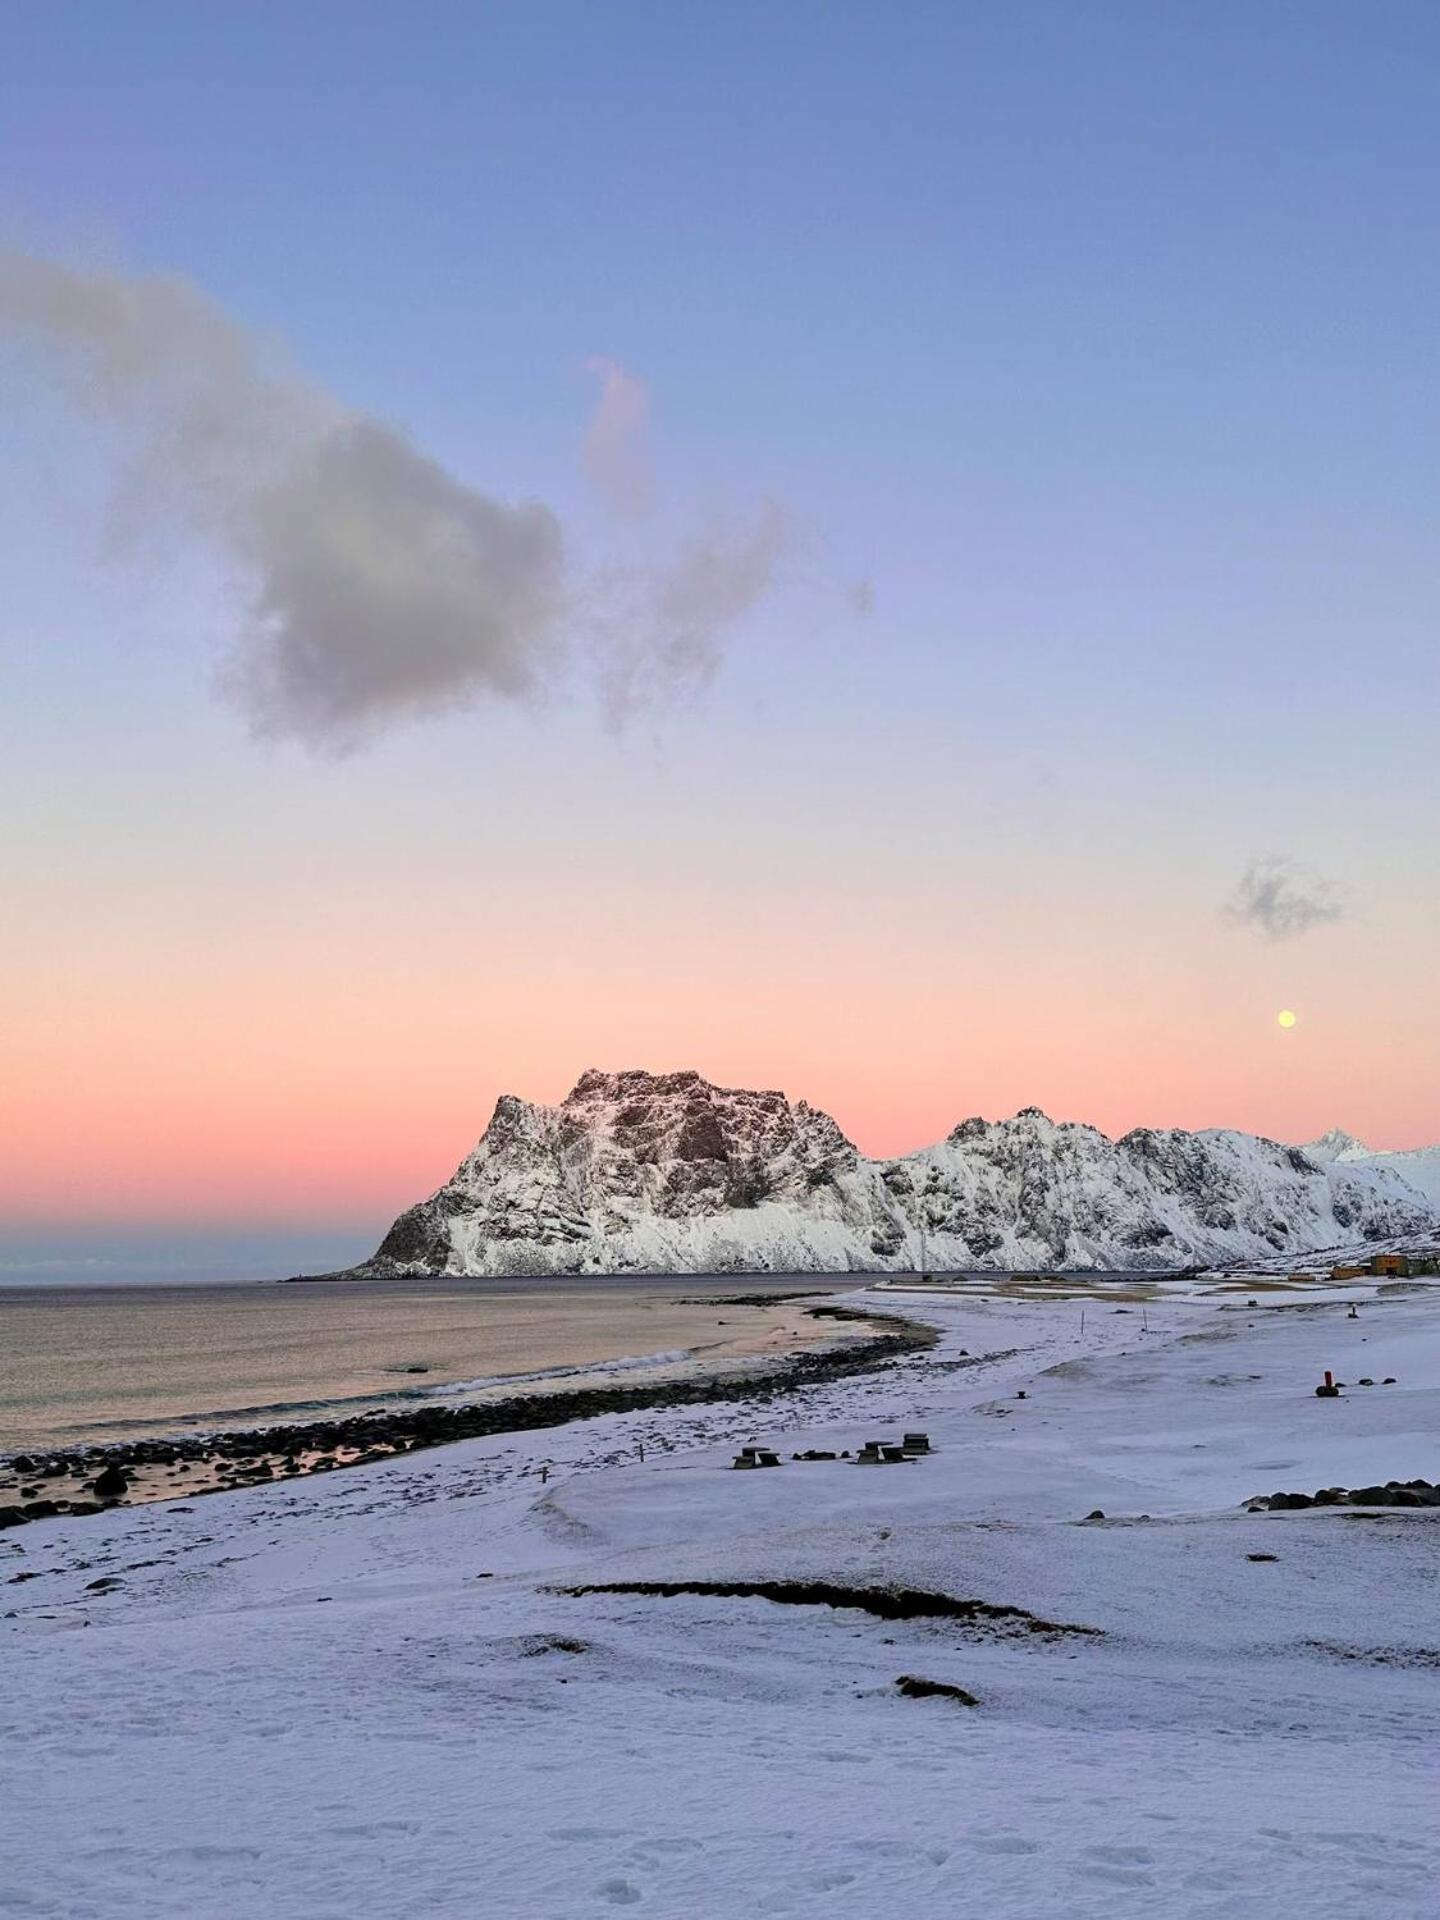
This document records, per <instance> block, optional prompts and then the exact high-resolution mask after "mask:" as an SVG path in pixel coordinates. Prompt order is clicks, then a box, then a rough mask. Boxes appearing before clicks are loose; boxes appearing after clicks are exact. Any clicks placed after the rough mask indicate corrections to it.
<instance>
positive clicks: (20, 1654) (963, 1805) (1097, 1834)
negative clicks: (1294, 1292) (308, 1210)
mask: <svg viewBox="0 0 1440 1920" xmlns="http://www.w3.org/2000/svg"><path fill="white" fill-rule="evenodd" d="M1317 1291H1319V1290H1317ZM1256 1301H1257V1304H1256V1306H1255V1307H1253V1308H1252V1307H1251V1306H1250V1305H1249V1303H1248V1301H1247V1300H1245V1299H1241V1300H1235V1299H1233V1298H1231V1299H1227V1300H1217V1299H1215V1298H1203V1297H1190V1298H1184V1297H1177V1298H1170V1299H1164V1300H1161V1301H1160V1302H1158V1303H1155V1304H1149V1305H1147V1307H1146V1309H1145V1315H1144V1322H1143V1323H1142V1316H1141V1314H1140V1313H1139V1312H1138V1311H1136V1310H1135V1309H1134V1308H1133V1307H1130V1306H1127V1305H1126V1304H1125V1303H1123V1302H1122V1303H1105V1302H1099V1303H1096V1302H1093V1301H1092V1302H1090V1303H1087V1315H1086V1321H1085V1326H1084V1332H1083V1334H1082V1332H1081V1331H1080V1323H1079V1316H1078V1312H1077V1307H1076V1303H1075V1302H1074V1301H1073V1300H1071V1299H1066V1300H1063V1301H1054V1302H1051V1301H1046V1300H1044V1299H1034V1300H1017V1299H1015V1298H1010V1297H1005V1296H1004V1295H1003V1294H1001V1293H999V1292H998V1291H997V1292H996V1293H995V1294H993V1295H991V1296H985V1295H983V1294H979V1293H976V1292H957V1293H955V1294H954V1295H951V1296H949V1297H940V1296H936V1297H932V1298H927V1299H925V1300H923V1301H915V1300H911V1299H907V1300H905V1302H904V1306H903V1311H904V1313H905V1314H906V1315H907V1316H908V1315H912V1314H913V1315H915V1316H917V1317H922V1318H923V1319H924V1320H925V1321H926V1323H927V1324H928V1325H929V1327H930V1328H931V1330H932V1332H933V1333H934V1335H935V1344H934V1345H932V1346H929V1347H925V1348H913V1349H910V1350H907V1351H901V1352H899V1353H895V1354H892V1355H891V1356H890V1357H889V1358H887V1359H884V1360H882V1361H880V1362H879V1363H878V1364H876V1365H874V1366H871V1367H869V1368H867V1369H866V1370H864V1371H859V1372H855V1373H849V1374H840V1375H837V1376H835V1377H831V1378H827V1377H824V1376H819V1377H816V1378H815V1379H813V1380H812V1381H810V1382H808V1383H805V1382H800V1383H796V1384H795V1385H793V1386H792V1388H791V1389H790V1390H789V1391H787V1392H785V1393H783V1394H779V1395H775V1396H772V1397H767V1396H766V1395H765V1394H764V1392H763V1390H762V1391H755V1392H751V1391H749V1390H747V1388H746V1387H745V1386H744V1385H743V1384H737V1385H735V1386H734V1387H733V1388H732V1389H731V1390H730V1391H729V1393H728V1394H727V1395H726V1396H725V1397H721V1398H717V1399H715V1400H713V1401H707V1402H704V1403H699V1404H689V1405H673V1406H667V1405H662V1406H651V1407H636V1408H630V1409H628V1410H623V1411H617V1412H613V1413H608V1414H601V1415H598V1416H596V1417H594V1418H589V1419H582V1420H576V1421H572V1422H570V1423H569V1424H567V1425H565V1426H562V1427H556V1428H550V1429H547V1430H545V1431H543V1432H538V1433H534V1432H518V1433H517V1432H510V1433H496V1434H491V1435H487V1436H484V1437H479V1438H475V1439H470V1440H465V1441H462V1442H460V1443H459V1444H456V1445H451V1446H443V1447H436V1448H434V1449H430V1450H427V1451H425V1452H422V1453H418V1454H406V1455H398V1456H396V1457H392V1458H388V1459H385V1460H380V1461H374V1462H371V1463H370V1464H366V1465H360V1466H356V1467H354V1468H352V1469H351V1470H349V1471H347V1472H345V1473H343V1474H329V1475H325V1476H318V1477H311V1478H305V1479H298V1480H295V1481H293V1482H290V1483H285V1484H273V1483H272V1484H265V1485H262V1486H258V1487H251V1488H243V1489H235V1490H232V1491H226V1492H219V1493H216V1494H213V1495H211V1496H210V1497H208V1498H206V1499H204V1500H197V1501H193V1502H192V1501H188V1500H182V1501H178V1502H166V1503H160V1504H150V1505H147V1506H144V1507H142V1508H139V1509H138V1510H125V1509H118V1510H115V1511H110V1512H106V1513H102V1514H99V1515H96V1516H93V1517H91V1518H88V1519H73V1518H65V1517H60V1518H55V1519H50V1520H44V1521H40V1522H38V1523H36V1524H34V1525H31V1526H28V1527H25V1528H23V1529H19V1530H17V1531H16V1532H14V1533H11V1534H8V1535H6V1536H4V1537H3V1540H0V1564H3V1570H4V1571H3V1578H4V1579H5V1581H6V1582H7V1584H6V1585H5V1586H4V1589H3V1590H4V1593H5V1595H6V1601H5V1616H6V1617H5V1618H4V1620H3V1621H0V1657H3V1660H4V1663H5V1673H6V1680H7V1685H6V1688H5V1697H4V1706H3V1708H0V1735H3V1746H0V1772H3V1782H0V1791H3V1792H4V1794H5V1804H6V1806H7V1809H8V1811H9V1815H10V1818H9V1819H8V1821H7V1823H6V1831H5V1835H4V1838H3V1840H0V1879H3V1884H4V1885H5V1887H6V1888H7V1890H8V1897H9V1898H10V1900H11V1903H12V1905H13V1906H14V1907H15V1908H16V1910H17V1911H23V1912H37V1913H45V1912H49V1913H54V1914H66V1915H70V1914H80V1913H87V1912H88V1913H95V1914H101V1913H103V1914H104V1915H105V1916H106V1920H112V1917H114V1920H128V1917H129V1916H135V1917H136V1920H140V1916H144V1917H145V1920H156V1917H157V1916H166V1915H172V1914H173V1915H175V1916H177V1920H178V1917H179V1916H189V1915H193V1914H195V1913H204V1914H205V1915H206V1916H207V1920H242V1917H244V1920H249V1916H253V1915H254V1914H255V1913H264V1914H266V1915H268V1916H273V1920H317V1917H325V1920H329V1917H331V1916H333V1917H334V1920H340V1916H347V1917H348V1916H351V1915H353V1914H355V1913H362V1912H363V1913H384V1914H387V1915H397V1916H402V1915H407V1914H412V1913H413V1914H416V1915H418V1914H421V1913H442V1914H457V1915H458V1914H461V1913H468V1912H473V1911H476V1910H477V1908H480V1907H483V1908H484V1909H485V1910H488V1911H495V1912H503V1913H504V1914H506V1915H507V1916H511V1915H513V1916H517V1920H532V1917H533V1920H572V1916H574V1917H577V1920H578V1917H579V1916H586V1915H593V1914H602V1913H606V1912H609V1911H611V1910H613V1909H615V1908H617V1907H620V1908H633V1909H634V1910H635V1911H636V1912H637V1913H641V1914H643V1913H647V1912H648V1913H654V1914H661V1915H665V1916H667V1920H672V1917H673V1920H679V1916H682V1915H685V1916H688V1915H691V1914H697V1913H704V1914H705V1915H707V1917H710V1916H713V1917H714V1920H732V1916H733V1917H734V1920H740V1917H741V1916H748V1915H749V1914H752V1913H754V1912H756V1911H765V1912H778V1913H786V1914H789V1915H792V1916H796V1920H844V1917H845V1916H854V1917H855V1920H869V1916H872V1915H873V1914H875V1913H876V1912H879V1911H889V1910H892V1909H893V1910H903V1911H904V1912H905V1913H906V1914H907V1915H908V1916H910V1917H911V1920H953V1917H954V1916H956V1915H971V1914H973V1915H977V1916H978V1915H980V1914H985V1913H990V1914H994V1913H1004V1914H1017V1915H1018V1914H1023V1915H1025V1916H1026V1920H1061V1916H1064V1917H1065V1920H1077V1917H1078V1920H1090V1917H1091V1916H1094V1920H1111V1917H1112V1916H1114V1915H1117V1914H1128V1913H1133V1914H1135V1915H1137V1916H1140V1915H1145V1916H1149V1915H1153V1914H1157V1913H1164V1914H1167V1915H1168V1914H1174V1915H1177V1916H1178V1915H1184V1916H1187V1917H1188V1916H1195V1920H1199V1917H1200V1916H1205V1917H1206V1920H1248V1916H1249V1915H1252V1914H1254V1913H1260V1912H1263V1913H1266V1914H1268V1915H1272V1916H1278V1917H1279V1920H1292V1916H1293V1920H1299V1917H1300V1916H1302V1915H1303V1916H1306V1920H1314V1916H1317V1915H1318V1916H1321V1917H1322V1920H1329V1917H1330V1916H1334V1920H1339V1917H1340V1916H1342V1915H1349V1914H1352V1913H1354V1912H1356V1911H1363V1912H1367V1913H1374V1914H1384V1915H1385V1916H1387V1920H1420V1916H1422V1915H1424V1914H1427V1913H1428V1912H1429V1911H1430V1907H1431V1899H1432V1895H1433V1887H1434V1884H1435V1878H1436V1874H1437V1872H1440V1844H1437V1841H1436V1837H1435V1830H1434V1822H1433V1817H1432V1811H1433V1751H1432V1733H1433V1725H1434V1713H1435V1710H1436V1707H1437V1704H1440V1701H1437V1695H1436V1689H1437V1686H1440V1678H1437V1673H1440V1652H1437V1649H1436V1646H1435V1638H1434V1617H1433V1599H1432V1586H1433V1554H1434V1542H1435V1539H1436V1527H1437V1525H1440V1511H1437V1510H1436V1509H1433V1508H1425V1509H1419V1508H1416V1509H1408V1508H1406V1507H1405V1506H1404V1504H1403V1501H1402V1500H1401V1498H1400V1494H1401V1493H1402V1492H1403V1489H1398V1488H1397V1490H1396V1492H1395V1493H1393V1494H1392V1493H1389V1492H1388V1491H1387V1489H1386V1488H1385V1486H1384V1485H1383V1483H1384V1482H1386V1481H1396V1482H1400V1481H1405V1480H1408V1479H1411V1478H1413V1477H1416V1476H1424V1477H1425V1478H1426V1479H1427V1480H1428V1481H1431V1482H1433V1481H1434V1480H1435V1479H1436V1477H1437V1473H1436V1446H1435V1439H1434V1434H1435V1430H1436V1414H1437V1410H1440V1289H1426V1288H1422V1287H1417V1288H1412V1289H1409V1290H1405V1291H1401V1292H1397V1291H1393V1290H1392V1291H1388V1292H1385V1293H1383V1294H1382V1293H1381V1291H1380V1290H1378V1289H1377V1290H1374V1291H1373V1292H1372V1293H1371V1294H1370V1295H1369V1296H1368V1297H1366V1298H1365V1299H1364V1300H1363V1301H1362V1303H1361V1304H1360V1305H1359V1307H1358V1310H1357V1314H1356V1317H1355V1318H1353V1319H1352V1318H1351V1317H1350V1306H1349V1296H1348V1295H1346V1294H1343V1293H1342V1295H1341V1296H1340V1297H1337V1298H1336V1299H1334V1300H1326V1299H1325V1298H1324V1297H1323V1292H1322V1293H1321V1297H1318V1298H1303V1299H1292V1298H1290V1297H1288V1296H1285V1295H1274V1296H1270V1297H1269V1298H1268V1299H1267V1298H1266V1297H1264V1296H1260V1295H1257V1296H1256ZM844 1304H845V1305H847V1306H849V1307H853V1308H858V1309H860V1310H862V1311H863V1312H865V1313H866V1314H867V1315H871V1316H878V1315H883V1314H886V1313H888V1312H891V1311H894V1310H895V1308H896V1306H897V1305H898V1303H892V1302H887V1301H886V1299H885V1297H884V1294H883V1293H882V1292H879V1291H874V1292H869V1293H862V1294H859V1295H854V1294H852V1295H850V1296H848V1297H847V1299H846V1301H845V1302H844ZM1326 1367H1331V1368H1333V1369H1335V1370H1336V1372H1337V1373H1338V1375H1339V1377H1340V1378H1341V1379H1343V1380H1344V1381H1345V1382H1346V1388H1345V1392H1344V1394H1343V1395H1342V1397H1341V1398H1340V1399H1338V1400H1325V1399H1318V1398H1317V1397H1316V1396H1315V1393H1314V1386H1315V1383H1316V1382H1317V1381H1318V1380H1319V1379H1320V1378H1321V1376H1322V1372H1323V1369H1324V1368H1326ZM1372 1377H1373V1378H1374V1380H1375V1383H1376V1384H1375V1385H1374V1386H1372V1387H1363V1386H1362V1385H1361V1384H1360V1383H1361V1381H1362V1379H1370V1378H1372ZM1386 1378H1389V1380H1390V1382H1391V1383H1390V1384H1388V1385H1382V1384H1381V1382H1382V1381H1383V1380H1385V1379H1386ZM913 1430H919V1431H923V1432H924V1433H925V1434H926V1436H927V1438H928V1441H929V1443H930V1447H931V1451H930V1452H929V1453H928V1454H923V1455H920V1456H917V1457H914V1458H907V1459H905V1460H903V1461H900V1462H897V1463H896V1464H894V1465H892V1466H886V1467H881V1468H879V1469H873V1470H867V1469H862V1468H860V1467H859V1466H858V1465H857V1464H856V1461H855V1454H856V1452H857V1450H858V1449H859V1448H861V1447H862V1446H863V1445H864V1444H865V1442H867V1441H868V1440H871V1439H873V1438H876V1437H880V1438H889V1439H898V1438H899V1437H900V1436H901V1435H902V1434H903V1433H905V1432H906V1431H913ZM750 1443H761V1444H765V1445H768V1446H770V1447H771V1448H772V1449H773V1450H774V1453H775V1455H776V1458H777V1460H778V1461H779V1463H780V1464H779V1466H778V1468H777V1469H773V1470H770V1471H766V1472H748V1473H738V1472H735V1471H733V1470H732V1466H731V1462H732V1459H733V1458H734V1457H735V1455H736V1453H737V1451H738V1449H739V1448H740V1447H741V1446H743V1445H746V1444H750ZM805 1453H820V1454H825V1453H830V1454H833V1455H834V1456H835V1457H833V1458H829V1459H825V1458H820V1459H813V1460H806V1459H804V1458H802V1457H800V1456H802V1455H803V1454H805ZM844 1453H849V1454H850V1456H851V1457H850V1458H842V1457H841V1455H842V1454H844ZM1368 1482H1377V1483H1381V1484H1378V1485H1377V1486H1375V1487H1374V1488H1373V1489H1372V1490H1371V1491H1372V1493H1373V1495H1374V1500H1373V1501H1372V1502H1371V1503H1369V1504H1361V1505H1349V1506H1329V1507H1327V1506H1323V1505H1321V1506H1315V1505H1311V1504H1309V1501H1310V1498H1311V1496H1313V1494H1314V1492H1315V1491H1316V1490H1317V1489H1324V1488H1326V1487H1333V1486H1334V1485H1336V1484H1340V1485H1344V1486H1349V1487H1354V1488H1361V1487H1363V1486H1364V1485H1365V1483H1368ZM1277 1489H1288V1490H1291V1492H1292V1493H1293V1494H1294V1495H1295V1497H1296V1498H1297V1499H1300V1500H1301V1501H1302V1506H1303V1510H1297V1511H1283V1510H1276V1511H1263V1510H1259V1509H1257V1508H1256V1507H1255V1506H1254V1503H1253V1496H1255V1495H1257V1494H1264V1495H1265V1496H1266V1497H1267V1498H1268V1497H1270V1496H1271V1495H1272V1494H1273V1493H1274V1492H1275V1491H1276V1490H1277Z"/></svg>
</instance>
